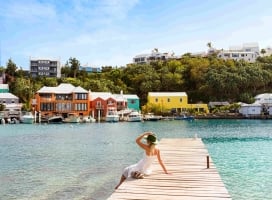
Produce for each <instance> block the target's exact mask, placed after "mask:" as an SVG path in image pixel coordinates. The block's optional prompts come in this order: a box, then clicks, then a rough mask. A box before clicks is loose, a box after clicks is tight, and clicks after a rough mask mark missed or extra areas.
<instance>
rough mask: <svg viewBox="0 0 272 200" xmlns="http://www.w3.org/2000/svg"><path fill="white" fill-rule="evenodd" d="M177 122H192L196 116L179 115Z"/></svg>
mask: <svg viewBox="0 0 272 200" xmlns="http://www.w3.org/2000/svg"><path fill="white" fill-rule="evenodd" d="M174 119H175V120H189V121H192V120H194V119H195V117H194V116H187V115H179V116H175V117H174Z"/></svg>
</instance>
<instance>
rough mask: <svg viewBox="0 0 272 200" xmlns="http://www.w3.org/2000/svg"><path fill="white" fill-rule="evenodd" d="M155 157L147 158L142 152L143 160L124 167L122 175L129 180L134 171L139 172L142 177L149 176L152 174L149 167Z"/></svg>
mask: <svg viewBox="0 0 272 200" xmlns="http://www.w3.org/2000/svg"><path fill="white" fill-rule="evenodd" d="M156 157H157V155H152V156H148V155H146V153H145V152H144V156H143V158H142V159H141V160H140V161H139V162H138V163H136V164H133V165H130V166H128V167H126V168H125V169H124V171H123V175H124V176H125V177H126V178H129V177H131V173H132V172H135V171H139V172H141V173H142V174H144V175H150V174H151V173H152V169H151V165H152V163H153V161H154V160H155V158H156Z"/></svg>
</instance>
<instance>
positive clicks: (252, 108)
mask: <svg viewBox="0 0 272 200" xmlns="http://www.w3.org/2000/svg"><path fill="white" fill-rule="evenodd" d="M262 108H263V106H262V105H261V104H260V103H253V104H246V103H242V104H241V107H240V109H239V113H241V114H242V115H243V116H245V117H259V116H261V114H262Z"/></svg>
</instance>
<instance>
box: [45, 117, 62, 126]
mask: <svg viewBox="0 0 272 200" xmlns="http://www.w3.org/2000/svg"><path fill="white" fill-rule="evenodd" d="M62 122H63V117H62V116H58V115H56V116H53V117H49V118H48V123H49V124H59V123H62Z"/></svg>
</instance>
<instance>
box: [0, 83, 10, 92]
mask: <svg viewBox="0 0 272 200" xmlns="http://www.w3.org/2000/svg"><path fill="white" fill-rule="evenodd" d="M8 92H9V85H8V84H0V93H8Z"/></svg>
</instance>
